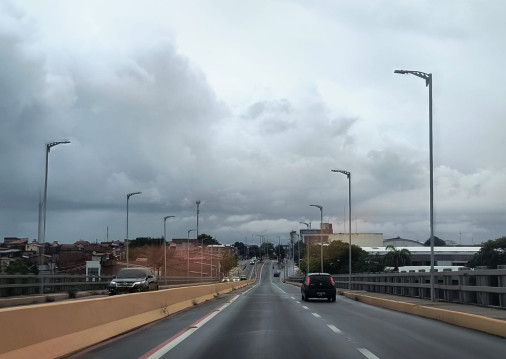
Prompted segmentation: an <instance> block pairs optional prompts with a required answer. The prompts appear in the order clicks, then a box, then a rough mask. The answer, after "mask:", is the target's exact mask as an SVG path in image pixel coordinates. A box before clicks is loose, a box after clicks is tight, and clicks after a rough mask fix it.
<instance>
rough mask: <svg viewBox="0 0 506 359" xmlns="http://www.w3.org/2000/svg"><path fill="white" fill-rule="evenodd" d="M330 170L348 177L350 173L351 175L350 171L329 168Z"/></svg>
mask: <svg viewBox="0 0 506 359" xmlns="http://www.w3.org/2000/svg"><path fill="white" fill-rule="evenodd" d="M330 171H332V172H339V173H342V174H343V175H346V177H348V178H350V175H351V172H348V171H343V170H330Z"/></svg>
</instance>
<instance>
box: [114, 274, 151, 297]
mask: <svg viewBox="0 0 506 359" xmlns="http://www.w3.org/2000/svg"><path fill="white" fill-rule="evenodd" d="M108 289H109V295H114V294H118V293H133V292H147V291H149V290H158V281H157V280H156V277H155V275H154V274H153V271H151V269H149V268H145V267H136V268H123V269H121V270H120V271H119V272H118V274H117V275H116V277H115V278H114V279H113V280H112V281H111V283H109V287H108Z"/></svg>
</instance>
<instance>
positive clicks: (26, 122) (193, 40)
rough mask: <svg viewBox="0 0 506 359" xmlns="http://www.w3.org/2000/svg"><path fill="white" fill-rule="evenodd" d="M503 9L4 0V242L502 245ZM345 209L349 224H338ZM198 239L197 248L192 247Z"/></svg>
mask: <svg viewBox="0 0 506 359" xmlns="http://www.w3.org/2000/svg"><path fill="white" fill-rule="evenodd" d="M505 12H506V4H505V3H504V2H503V1H486V2H483V1H458V2H456V1H440V0H434V1H410V0H409V1H408V0H404V1H403V0H398V1H357V0H348V1H344V0H332V1H331V0H329V1H302V0H301V1H276V0H265V1H262V0H260V1H259V0H255V1H232V0H230V1H225V0H213V1H142V2H141V1H124V0H122V1H44V2H42V1H37V2H36V1H32V0H26V1H3V0H2V1H0V166H1V167H0V168H1V176H0V237H1V238H3V237H28V238H30V239H35V238H37V228H38V225H37V223H38V208H39V201H40V199H41V197H42V196H43V192H44V174H45V154H46V150H45V148H46V147H45V146H46V143H48V142H51V141H56V140H70V141H71V144H66V145H59V146H56V147H53V148H52V149H51V152H50V155H49V178H48V192H47V230H46V241H47V242H52V241H59V242H60V243H73V242H74V241H76V240H79V239H83V240H88V241H95V240H98V241H104V240H106V239H107V228H108V233H109V237H108V238H109V240H123V239H124V238H125V237H126V203H127V200H126V195H127V193H130V192H137V191H141V192H142V194H141V195H137V196H133V197H131V198H130V201H129V209H130V210H129V237H130V238H136V237H140V236H147V237H156V238H159V237H160V236H162V235H163V217H164V216H167V215H174V216H176V218H174V219H169V220H167V238H168V239H170V238H186V236H187V230H189V229H194V228H196V204H195V201H196V200H200V201H201V204H200V217H199V232H200V233H207V234H210V235H212V236H214V237H216V238H217V239H218V240H219V241H220V242H222V243H233V242H235V241H242V242H245V241H247V242H248V243H252V242H253V241H254V242H255V243H258V238H259V237H258V236H257V235H260V234H263V235H267V239H268V240H270V241H273V242H277V241H278V236H279V237H280V238H281V240H282V241H286V240H287V238H288V237H289V232H290V231H291V230H299V229H300V228H301V227H305V226H304V225H301V224H300V223H299V222H301V221H302V222H312V226H313V228H319V224H320V223H319V222H320V212H319V210H318V209H317V208H314V207H309V205H310V204H319V205H322V206H323V220H324V222H331V223H332V224H333V227H334V232H336V233H337V232H347V231H348V226H347V223H348V217H347V216H348V181H347V178H346V176H345V175H342V174H340V173H332V172H331V169H341V170H347V171H350V172H351V192H352V193H351V197H352V220H353V223H352V231H353V232H356V231H358V232H376V233H383V235H384V238H391V237H396V236H400V237H403V238H409V239H415V240H420V241H425V240H426V239H427V238H429V236H430V228H429V129H428V98H429V97H428V88H427V87H426V86H425V82H424V80H423V79H420V78H418V77H416V76H413V75H398V74H394V70H395V69H406V70H417V71H423V72H426V73H432V74H433V103H434V111H433V113H434V124H433V136H434V147H433V148H434V209H435V235H437V236H438V237H440V238H442V239H446V240H454V241H456V242H457V243H460V242H461V243H463V244H471V243H479V242H482V241H485V240H488V239H496V238H498V237H501V236H503V235H506V185H505V184H506V159H505V150H506V141H505V140H504V138H505V134H506V118H505V117H506V101H505V100H504V93H505V91H504V86H505V83H506V71H505V69H504V64H505V63H506V40H505V35H506V22H505V21H504V13H505ZM345 214H346V217H345ZM194 235H195V232H193V233H192V234H191V236H192V237H194Z"/></svg>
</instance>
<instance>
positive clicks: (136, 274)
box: [117, 268, 146, 278]
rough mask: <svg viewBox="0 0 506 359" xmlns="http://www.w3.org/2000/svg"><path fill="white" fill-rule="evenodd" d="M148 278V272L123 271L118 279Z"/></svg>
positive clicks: (132, 269) (130, 269)
mask: <svg viewBox="0 0 506 359" xmlns="http://www.w3.org/2000/svg"><path fill="white" fill-rule="evenodd" d="M145 276H146V272H145V271H143V270H142V269H135V268H129V269H122V270H120V271H119V272H118V275H117V277H118V278H142V277H145Z"/></svg>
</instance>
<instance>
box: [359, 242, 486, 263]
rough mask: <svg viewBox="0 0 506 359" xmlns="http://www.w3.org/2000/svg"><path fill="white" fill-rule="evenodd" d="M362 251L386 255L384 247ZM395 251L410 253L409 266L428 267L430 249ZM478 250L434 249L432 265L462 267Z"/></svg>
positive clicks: (367, 248)
mask: <svg viewBox="0 0 506 359" xmlns="http://www.w3.org/2000/svg"><path fill="white" fill-rule="evenodd" d="M362 249H363V250H364V251H366V252H367V253H369V254H373V255H374V254H378V255H381V256H384V255H385V254H387V253H388V250H387V248H386V247H362ZM396 249H398V250H402V249H407V250H408V251H409V252H410V253H411V266H430V247H425V246H422V247H418V246H417V247H396ZM479 250H480V247H448V246H443V247H434V265H435V266H446V267H454V266H455V267H464V266H466V265H467V262H469V261H470V260H471V259H472V258H473V256H474V254H475V253H478V251H479Z"/></svg>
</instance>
